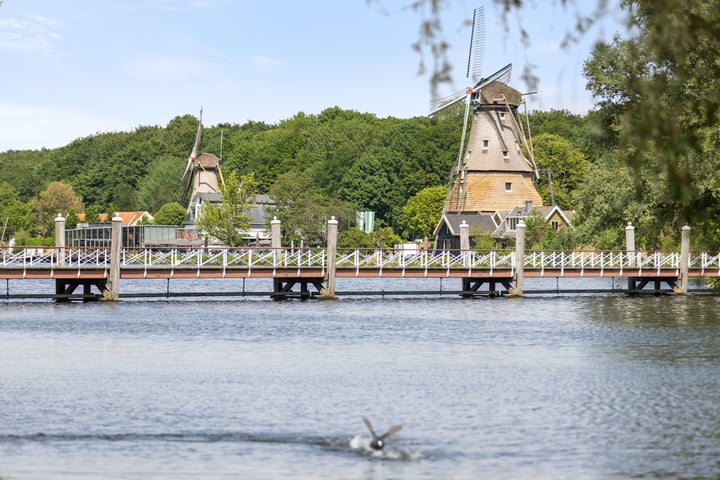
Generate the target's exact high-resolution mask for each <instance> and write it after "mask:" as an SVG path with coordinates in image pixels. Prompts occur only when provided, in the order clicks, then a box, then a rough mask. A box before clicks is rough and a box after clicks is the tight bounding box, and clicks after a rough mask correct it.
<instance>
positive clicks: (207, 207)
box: [197, 171, 257, 247]
mask: <svg viewBox="0 0 720 480" xmlns="http://www.w3.org/2000/svg"><path fill="white" fill-rule="evenodd" d="M220 190H221V193H222V202H221V204H220V205H218V206H215V205H212V204H210V203H204V204H203V205H202V211H201V213H200V218H199V219H198V221H197V226H198V228H200V229H202V230H204V231H205V234H206V235H207V236H209V237H211V238H215V239H217V240H219V241H221V242H223V243H226V244H228V245H230V246H231V247H235V246H237V245H240V244H241V242H242V234H243V232H247V231H248V230H249V229H250V220H251V219H252V217H250V216H249V215H247V214H246V213H245V212H247V211H248V210H249V208H250V207H251V206H252V197H253V195H254V194H255V193H256V191H257V182H256V181H255V176H254V175H253V174H249V175H243V176H242V177H238V174H237V172H236V171H233V172H231V173H230V175H228V177H227V178H226V179H225V183H224V184H223V185H222V186H221V187H220Z"/></svg>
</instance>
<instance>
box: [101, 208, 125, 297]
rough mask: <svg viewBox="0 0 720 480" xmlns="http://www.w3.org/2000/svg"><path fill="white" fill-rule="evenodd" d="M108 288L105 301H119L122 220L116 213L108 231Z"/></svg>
mask: <svg viewBox="0 0 720 480" xmlns="http://www.w3.org/2000/svg"><path fill="white" fill-rule="evenodd" d="M110 232H111V233H110V277H109V279H108V283H109V284H110V288H109V289H108V290H106V291H105V292H103V294H104V295H105V299H106V300H120V255H121V254H122V218H121V217H120V215H118V214H117V213H116V214H115V216H114V217H113V218H112V230H111V231H110Z"/></svg>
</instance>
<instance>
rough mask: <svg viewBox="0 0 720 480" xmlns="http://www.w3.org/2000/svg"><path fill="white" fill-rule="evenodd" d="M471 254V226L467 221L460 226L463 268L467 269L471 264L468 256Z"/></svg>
mask: <svg viewBox="0 0 720 480" xmlns="http://www.w3.org/2000/svg"><path fill="white" fill-rule="evenodd" d="M469 252H470V225H468V224H467V223H466V222H465V220H463V221H462V223H461V224H460V255H462V264H463V267H467V266H468V263H469V259H468V254H469Z"/></svg>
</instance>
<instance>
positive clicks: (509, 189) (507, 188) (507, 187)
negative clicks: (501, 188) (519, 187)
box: [505, 182, 512, 192]
mask: <svg viewBox="0 0 720 480" xmlns="http://www.w3.org/2000/svg"><path fill="white" fill-rule="evenodd" d="M505 191H506V192H512V182H505Z"/></svg>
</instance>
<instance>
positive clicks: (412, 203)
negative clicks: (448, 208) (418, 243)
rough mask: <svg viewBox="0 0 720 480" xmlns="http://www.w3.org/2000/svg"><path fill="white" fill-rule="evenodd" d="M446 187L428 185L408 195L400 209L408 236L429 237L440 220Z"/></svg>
mask: <svg viewBox="0 0 720 480" xmlns="http://www.w3.org/2000/svg"><path fill="white" fill-rule="evenodd" d="M446 195H447V188H445V187H428V188H424V189H422V190H420V191H419V192H418V193H417V194H416V195H413V196H412V197H410V199H409V200H408V201H407V203H406V204H405V207H404V208H403V210H402V225H403V226H404V228H405V232H406V233H407V235H409V236H410V238H418V237H430V236H431V235H432V232H433V231H434V230H435V227H437V224H438V223H439V222H440V216H441V215H442V211H443V207H444V205H445V197H446Z"/></svg>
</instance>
